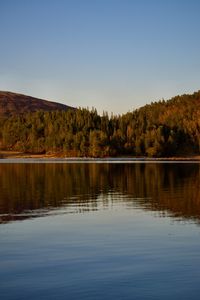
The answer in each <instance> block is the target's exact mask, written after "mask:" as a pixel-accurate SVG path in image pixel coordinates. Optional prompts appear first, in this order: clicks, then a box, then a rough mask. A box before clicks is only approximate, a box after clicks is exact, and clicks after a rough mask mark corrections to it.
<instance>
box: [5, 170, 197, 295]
mask: <svg viewBox="0 0 200 300" xmlns="http://www.w3.org/2000/svg"><path fill="white" fill-rule="evenodd" d="M199 171H200V169H199V164H10V165H9V164H5V165H0V196H1V197H0V211H1V218H2V222H3V223H4V224H1V225H0V242H1V247H0V265H1V268H0V291H1V297H2V299H4V300H10V299H20V300H25V299H30V300H35V299H48V300H49V299H50V300H51V299H53V300H55V299H59V300H60V299H70V300H73V299H81V300H88V299H97V300H98V299H105V300H107V299H109V300H110V299H120V300H121V299H128V300H129V299H130V300H132V299H142V300H143V299H144V300H145V299H159V300H160V299H164V300H165V299H166V300H168V299H199V292H200V288H199V287H200V279H199V278H200V270H199V262H200V234H199V226H198V223H199V216H200V207H199V205H200V204H199V203H200V195H199V183H200V172H199ZM44 216H45V217H44ZM17 220H18V221H20V220H24V221H23V222H16V221H17ZM14 221H15V222H14ZM177 221H179V222H177Z"/></svg>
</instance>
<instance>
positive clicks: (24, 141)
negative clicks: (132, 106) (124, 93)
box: [0, 91, 200, 157]
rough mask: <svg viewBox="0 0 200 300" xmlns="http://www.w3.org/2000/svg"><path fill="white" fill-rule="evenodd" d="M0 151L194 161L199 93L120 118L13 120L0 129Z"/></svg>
mask: <svg viewBox="0 0 200 300" xmlns="http://www.w3.org/2000/svg"><path fill="white" fill-rule="evenodd" d="M0 148H1V149H4V150H15V151H24V152H28V153H57V154H58V153H59V155H61V156H74V157H76V156H80V157H88V156H90V157H105V156H123V155H128V156H140V157H141V156H148V157H172V156H191V155H199V154H200V91H199V92H196V93H194V94H192V95H182V96H176V97H174V98H172V99H170V100H168V101H164V100H161V101H158V102H155V103H151V104H148V105H145V106H143V107H141V108H139V109H137V110H134V111H133V112H128V113H127V114H124V115H121V116H120V115H118V116H111V117H109V116H108V114H107V113H104V115H103V116H99V115H98V113H97V111H96V110H95V109H93V110H92V111H89V110H87V109H76V110H75V111H71V110H67V111H66V112H63V111H62V112H59V111H51V112H45V111H41V112H35V113H27V114H23V115H18V116H13V117H10V118H8V119H6V120H3V121H2V123H1V124H0Z"/></svg>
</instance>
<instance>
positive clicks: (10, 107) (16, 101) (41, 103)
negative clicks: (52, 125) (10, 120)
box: [0, 91, 71, 117]
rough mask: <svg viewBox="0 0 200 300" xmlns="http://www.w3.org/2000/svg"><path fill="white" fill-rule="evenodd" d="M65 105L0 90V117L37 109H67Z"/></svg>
mask: <svg viewBox="0 0 200 300" xmlns="http://www.w3.org/2000/svg"><path fill="white" fill-rule="evenodd" d="M68 108H71V107H69V106H67V105H64V104H60V103H56V102H52V101H47V100H42V99H38V98H34V97H31V96H26V95H23V94H17V93H11V92H3V91H0V117H10V116H14V115H19V114H24V113H27V112H35V111H38V110H43V111H53V110H65V111H66V110H67V109H68Z"/></svg>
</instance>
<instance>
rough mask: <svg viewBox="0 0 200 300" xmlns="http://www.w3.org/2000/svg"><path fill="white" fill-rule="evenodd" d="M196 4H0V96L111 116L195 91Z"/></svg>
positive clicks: (199, 25) (199, 74) (102, 0)
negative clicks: (13, 95)
mask: <svg viewBox="0 0 200 300" xmlns="http://www.w3.org/2000/svg"><path fill="white" fill-rule="evenodd" d="M199 12H200V1H199V0H34V1H28V0H17V1H16V0H0V41H1V42H0V90H3V91H12V92H18V93H23V94H27V95H31V96H34V97H39V98H43V99H48V100H53V101H56V102H61V103H64V104H67V105H71V106H75V107H89V108H92V107H95V108H97V110H98V112H99V113H102V112H103V111H108V112H109V113H111V112H113V113H114V114H121V113H126V112H127V111H132V110H133V109H136V108H138V107H140V106H143V105H145V104H146V103H151V102H153V101H158V100H160V99H169V98H171V97H173V96H175V95H178V94H179V95H180V94H184V93H193V92H194V91H197V90H199V89H200V36H199V33H200V18H199Z"/></svg>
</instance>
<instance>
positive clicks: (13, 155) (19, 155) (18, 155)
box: [0, 151, 200, 161]
mask: <svg viewBox="0 0 200 300" xmlns="http://www.w3.org/2000/svg"><path fill="white" fill-rule="evenodd" d="M0 159H11V160H15V159H16V160H18V159H23V160H24V159H25V160H26V159H28V160H30V159H33V160H34V159H36V160H52V161H53V160H59V159H60V160H62V159H65V160H69V161H115V160H117V161H200V156H199V155H191V156H180V157H178V156H176V157H136V156H120V157H103V158H102V157H95V158H94V157H67V156H65V155H64V154H62V153H54V154H32V153H24V152H17V151H0Z"/></svg>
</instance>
